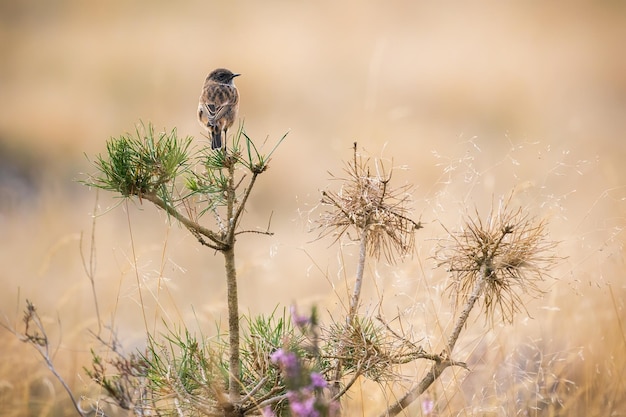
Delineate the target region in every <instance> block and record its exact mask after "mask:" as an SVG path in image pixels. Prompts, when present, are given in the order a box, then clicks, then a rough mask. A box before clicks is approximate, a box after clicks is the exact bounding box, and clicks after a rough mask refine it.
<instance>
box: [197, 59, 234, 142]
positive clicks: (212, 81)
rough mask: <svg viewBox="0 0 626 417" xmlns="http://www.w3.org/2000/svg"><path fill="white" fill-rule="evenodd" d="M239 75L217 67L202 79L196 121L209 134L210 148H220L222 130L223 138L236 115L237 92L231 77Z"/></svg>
mask: <svg viewBox="0 0 626 417" xmlns="http://www.w3.org/2000/svg"><path fill="white" fill-rule="evenodd" d="M239 75H241V74H233V73H232V72H231V71H230V70H227V69H225V68H218V69H216V70H214V71H212V72H211V73H210V74H209V75H208V76H207V77H206V80H205V81H204V86H203V87H202V94H201V95H200V103H199V104H198V121H199V122H200V124H201V125H202V126H204V127H205V128H206V129H207V131H208V132H209V134H210V135H211V149H220V148H222V146H223V142H222V131H223V132H224V138H225V137H226V133H227V132H228V129H229V128H230V127H231V126H232V125H233V123H234V122H235V118H236V117H237V112H238V111H239V92H238V91H237V87H235V83H234V82H233V79H234V78H235V77H238V76H239Z"/></svg>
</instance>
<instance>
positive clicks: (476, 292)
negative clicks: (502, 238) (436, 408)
mask: <svg viewBox="0 0 626 417" xmlns="http://www.w3.org/2000/svg"><path fill="white" fill-rule="evenodd" d="M490 274H491V269H490V268H488V265H487V264H486V263H485V264H483V266H482V267H481V269H480V278H479V279H478V281H476V284H475V285H474V289H473V290H472V294H471V295H470V298H469V299H468V300H467V303H465V307H463V311H461V314H460V315H459V317H458V319H457V321H456V324H455V326H454V329H453V330H452V334H451V335H450V337H449V338H448V343H447V345H446V352H445V357H447V358H448V359H444V360H438V361H435V363H433V364H432V366H431V367H430V369H429V370H428V372H427V373H426V375H425V376H424V377H423V378H422V379H421V380H420V382H419V383H418V384H417V385H415V386H414V387H413V388H411V389H410V390H409V391H408V392H407V393H406V394H405V395H404V397H402V398H400V399H399V400H398V401H396V402H395V403H394V404H393V405H391V406H390V407H388V408H387V410H385V412H384V413H383V414H381V415H380V416H379V417H394V416H396V415H398V414H400V412H402V410H404V409H405V408H406V407H408V406H409V405H410V404H411V403H412V402H413V401H415V400H417V399H418V398H419V396H420V395H422V394H423V393H424V391H426V390H427V389H428V387H430V386H431V385H432V383H433V382H435V381H436V380H437V378H439V377H440V376H441V374H442V373H443V371H444V370H445V369H446V368H447V367H448V366H451V365H454V364H455V362H453V361H452V360H450V359H449V358H450V357H451V355H452V350H453V349H454V346H455V345H456V342H457V340H458V339H459V335H460V334H461V330H463V327H464V326H465V323H466V322H467V318H468V317H469V314H470V312H471V311H472V308H474V305H476V301H478V298H480V296H481V294H482V293H483V290H484V289H485V284H486V282H487V278H489V275H490ZM457 364H458V363H457Z"/></svg>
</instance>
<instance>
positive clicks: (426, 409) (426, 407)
mask: <svg viewBox="0 0 626 417" xmlns="http://www.w3.org/2000/svg"><path fill="white" fill-rule="evenodd" d="M434 409H435V402H434V401H433V400H431V399H430V398H426V399H424V401H422V413H423V414H424V415H425V416H429V415H430V414H431V413H432V412H433V410H434Z"/></svg>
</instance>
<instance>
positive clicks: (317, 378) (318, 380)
mask: <svg viewBox="0 0 626 417" xmlns="http://www.w3.org/2000/svg"><path fill="white" fill-rule="evenodd" d="M327 385H328V382H326V380H325V379H324V377H323V376H321V375H320V374H318V373H317V372H311V386H312V387H313V388H326V386H327Z"/></svg>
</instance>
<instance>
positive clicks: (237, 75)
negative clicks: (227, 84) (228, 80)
mask: <svg viewBox="0 0 626 417" xmlns="http://www.w3.org/2000/svg"><path fill="white" fill-rule="evenodd" d="M240 75H241V74H233V78H235V77H239V76H240Z"/></svg>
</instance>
